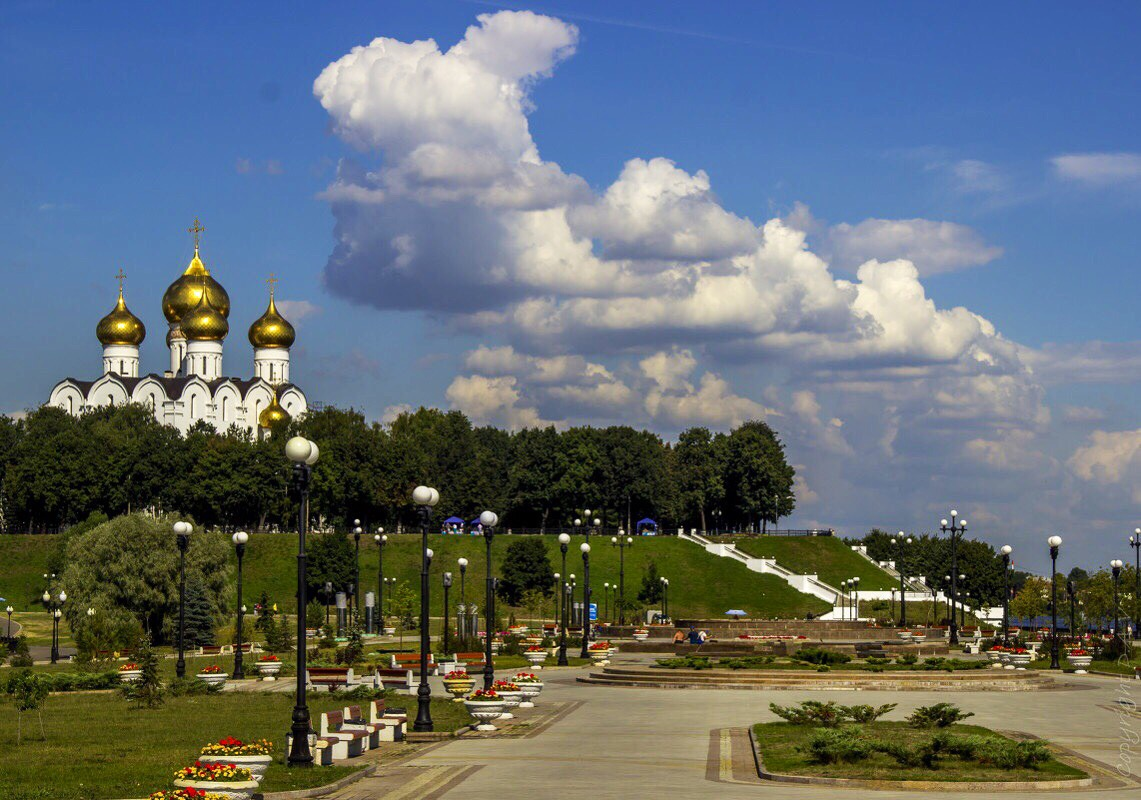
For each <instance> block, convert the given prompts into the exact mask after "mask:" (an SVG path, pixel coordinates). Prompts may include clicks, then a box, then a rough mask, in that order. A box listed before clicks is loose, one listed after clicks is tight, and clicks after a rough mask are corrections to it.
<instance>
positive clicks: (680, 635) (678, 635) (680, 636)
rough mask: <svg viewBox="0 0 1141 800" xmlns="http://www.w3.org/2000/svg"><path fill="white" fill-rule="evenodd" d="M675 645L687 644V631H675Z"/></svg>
mask: <svg viewBox="0 0 1141 800" xmlns="http://www.w3.org/2000/svg"><path fill="white" fill-rule="evenodd" d="M673 643H674V644H685V631H683V630H680V629H678V630H676V631H674V642H673Z"/></svg>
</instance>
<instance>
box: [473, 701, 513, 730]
mask: <svg viewBox="0 0 1141 800" xmlns="http://www.w3.org/2000/svg"><path fill="white" fill-rule="evenodd" d="M504 707H505V706H504V703H503V701H502V700H500V701H497V702H492V701H484V702H480V701H477V700H465V701H464V708H466V709H467V713H469V714H471V715H472V716H473V717H475V719H476V722H478V723H479V724H478V725H476V726H475V729H476V730H477V731H494V730H496V727H495V726H494V725H492V724H491V723H492V720H497V719H499V718H500V717H501V716H503V709H504Z"/></svg>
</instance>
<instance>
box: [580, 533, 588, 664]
mask: <svg viewBox="0 0 1141 800" xmlns="http://www.w3.org/2000/svg"><path fill="white" fill-rule="evenodd" d="M578 549H579V550H581V551H582V652H581V653H579V658H590V652H589V651H588V650H587V648H588V647H589V646H590V543H589V542H583V543H582V544H580V545H579V546H578Z"/></svg>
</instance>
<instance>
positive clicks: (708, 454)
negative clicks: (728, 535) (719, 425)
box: [673, 428, 725, 531]
mask: <svg viewBox="0 0 1141 800" xmlns="http://www.w3.org/2000/svg"><path fill="white" fill-rule="evenodd" d="M722 447H723V439H715V438H714V437H713V435H712V434H711V433H710V432H709V429H708V428H690V429H689V430H685V431H682V433H681V435H680V436H678V440H677V446H676V447H675V448H674V451H673V452H674V463H675V471H676V474H677V487H678V496H679V497H678V499H679V502H680V504H681V508H680V511H681V513H682V515H683V519H684V520H685V521H686V522H688V521H690V520H692V519H693V515H694V514H696V519H697V521H698V524H699V525H700V527H701V530H703V531H705V530H709V525H708V523H707V522H706V519H705V512H706V511H707V510H708V509H710V508H713V507H715V506H716V505H718V504H719V503H721V501H722V499H723V498H724V497H725V484H724V475H723V468H722V463H721V461H722V459H721V455H720V453H719V450H721V449H722Z"/></svg>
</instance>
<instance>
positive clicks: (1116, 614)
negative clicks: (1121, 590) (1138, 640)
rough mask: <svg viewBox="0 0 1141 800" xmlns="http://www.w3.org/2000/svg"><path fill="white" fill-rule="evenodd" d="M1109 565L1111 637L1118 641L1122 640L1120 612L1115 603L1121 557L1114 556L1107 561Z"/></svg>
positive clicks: (1119, 581)
mask: <svg viewBox="0 0 1141 800" xmlns="http://www.w3.org/2000/svg"><path fill="white" fill-rule="evenodd" d="M1109 567H1110V569H1111V570H1113V638H1114V639H1116V640H1118V641H1119V642H1123V641H1124V640H1123V639H1122V637H1121V628H1120V624H1121V614H1120V607H1119V606H1118V604H1117V596H1118V595H1117V590H1118V586H1119V585H1120V583H1121V567H1122V564H1121V559H1120V558H1115V559H1113V560H1112V561H1110V562H1109Z"/></svg>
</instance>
